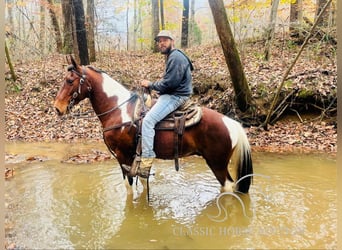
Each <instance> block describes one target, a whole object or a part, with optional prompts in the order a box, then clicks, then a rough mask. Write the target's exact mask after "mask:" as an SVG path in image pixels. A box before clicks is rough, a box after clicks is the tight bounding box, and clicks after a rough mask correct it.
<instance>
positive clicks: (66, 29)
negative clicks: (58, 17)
mask: <svg viewBox="0 0 342 250" xmlns="http://www.w3.org/2000/svg"><path fill="white" fill-rule="evenodd" d="M62 13H63V21H64V22H63V37H64V41H63V53H64V54H71V53H72V51H73V30H74V26H75V25H74V21H73V16H72V3H71V0H62ZM77 54H78V53H77ZM77 59H79V58H78V56H77Z"/></svg>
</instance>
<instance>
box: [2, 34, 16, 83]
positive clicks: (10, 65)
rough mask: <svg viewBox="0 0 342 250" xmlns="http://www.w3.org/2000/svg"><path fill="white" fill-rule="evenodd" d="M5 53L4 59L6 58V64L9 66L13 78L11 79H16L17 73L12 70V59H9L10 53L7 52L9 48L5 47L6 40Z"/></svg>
mask: <svg viewBox="0 0 342 250" xmlns="http://www.w3.org/2000/svg"><path fill="white" fill-rule="evenodd" d="M5 54H6V59H7V63H8V66H9V68H10V72H11V76H12V79H13V81H16V80H17V75H16V74H15V71H14V67H13V64H12V61H11V57H10V54H9V50H8V48H7V43H6V41H5Z"/></svg>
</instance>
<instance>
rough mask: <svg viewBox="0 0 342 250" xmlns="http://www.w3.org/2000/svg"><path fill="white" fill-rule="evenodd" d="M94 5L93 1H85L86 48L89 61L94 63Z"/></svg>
mask: <svg viewBox="0 0 342 250" xmlns="http://www.w3.org/2000/svg"><path fill="white" fill-rule="evenodd" d="M94 26H95V5H94V0H87V35H88V42H89V44H88V46H89V61H90V62H95V61H96V53H95V32H94Z"/></svg>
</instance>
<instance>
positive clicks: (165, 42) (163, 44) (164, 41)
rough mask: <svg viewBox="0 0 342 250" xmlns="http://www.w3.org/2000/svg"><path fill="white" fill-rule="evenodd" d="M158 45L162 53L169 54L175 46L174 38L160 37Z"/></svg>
mask: <svg viewBox="0 0 342 250" xmlns="http://www.w3.org/2000/svg"><path fill="white" fill-rule="evenodd" d="M157 43H158V47H159V50H160V53H161V54H164V55H167V54H169V52H170V51H171V49H172V47H173V40H171V39H170V38H167V37H159V39H158V41H157Z"/></svg>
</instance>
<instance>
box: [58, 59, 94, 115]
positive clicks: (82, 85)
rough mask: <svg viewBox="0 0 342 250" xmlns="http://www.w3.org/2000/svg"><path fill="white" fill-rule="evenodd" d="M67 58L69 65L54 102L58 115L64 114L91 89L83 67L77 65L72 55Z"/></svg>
mask: <svg viewBox="0 0 342 250" xmlns="http://www.w3.org/2000/svg"><path fill="white" fill-rule="evenodd" d="M67 60H68V63H69V64H70V65H69V66H68V71H67V73H66V75H65V78H64V81H63V83H62V86H61V88H60V90H59V91H58V93H57V96H56V98H55V102H54V107H55V109H56V111H57V113H58V115H64V114H66V113H67V112H68V111H69V110H70V109H71V108H72V107H73V105H75V104H77V103H79V102H80V101H81V100H83V99H85V98H86V97H87V96H88V92H89V90H90V89H91V87H90V86H89V85H88V84H86V82H87V80H86V75H85V67H84V66H80V65H78V64H77V63H76V61H75V60H74V58H73V57H72V56H70V58H67ZM86 85H87V86H86Z"/></svg>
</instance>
